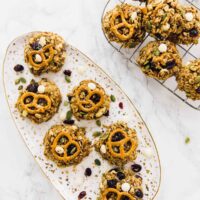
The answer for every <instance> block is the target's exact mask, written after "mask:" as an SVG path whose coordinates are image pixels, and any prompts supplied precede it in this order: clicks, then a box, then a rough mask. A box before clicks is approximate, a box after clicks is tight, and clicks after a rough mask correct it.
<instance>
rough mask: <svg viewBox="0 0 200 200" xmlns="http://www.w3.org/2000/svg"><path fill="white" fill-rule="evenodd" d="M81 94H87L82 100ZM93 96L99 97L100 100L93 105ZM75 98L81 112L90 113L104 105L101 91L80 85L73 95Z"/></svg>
mask: <svg viewBox="0 0 200 200" xmlns="http://www.w3.org/2000/svg"><path fill="white" fill-rule="evenodd" d="M81 92H87V94H86V96H85V98H84V99H81V98H80V94H81ZM95 94H96V95H99V96H100V100H99V102H97V103H94V102H93V101H92V100H91V97H92V96H93V95H95ZM75 97H76V100H77V103H78V107H79V108H80V110H81V111H83V112H92V111H94V110H97V109H98V108H99V107H100V106H101V105H102V104H103V103H104V94H103V92H102V91H101V90H99V89H97V88H96V89H94V90H91V89H90V88H89V87H88V86H86V85H82V86H80V87H79V88H78V89H77V91H76V93H75ZM87 106H88V107H87Z"/></svg>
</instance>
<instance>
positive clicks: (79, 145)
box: [44, 125, 91, 167]
mask: <svg viewBox="0 0 200 200" xmlns="http://www.w3.org/2000/svg"><path fill="white" fill-rule="evenodd" d="M44 148H45V149H44V155H45V156H46V157H47V158H48V159H50V160H52V161H54V162H55V163H56V164H57V165H58V166H59V167H66V166H69V165H74V164H78V163H80V162H81V161H82V160H83V158H84V157H86V156H88V155H89V153H90V150H91V143H90V141H89V140H88V138H87V137H86V136H85V129H84V128H79V127H77V126H75V125H54V126H52V127H51V128H50V129H49V130H48V132H47V133H46V136H45V138H44Z"/></svg>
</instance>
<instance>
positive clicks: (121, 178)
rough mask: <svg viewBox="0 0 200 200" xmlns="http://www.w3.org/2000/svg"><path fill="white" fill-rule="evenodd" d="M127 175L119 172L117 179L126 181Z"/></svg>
mask: <svg viewBox="0 0 200 200" xmlns="http://www.w3.org/2000/svg"><path fill="white" fill-rule="evenodd" d="M125 177H126V176H125V174H124V173H123V172H117V178H118V179H119V180H123V179H125Z"/></svg>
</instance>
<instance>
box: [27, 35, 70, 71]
mask: <svg viewBox="0 0 200 200" xmlns="http://www.w3.org/2000/svg"><path fill="white" fill-rule="evenodd" d="M24 57H25V62H26V63H28V65H29V67H30V71H31V72H32V73H33V74H34V75H40V74H42V73H45V72H49V71H52V72H58V71H59V70H60V69H61V67H62V66H63V65H64V62H65V58H66V43H65V41H64V40H63V38H62V37H60V36H59V35H57V34H55V33H51V32H39V33H35V34H33V35H32V36H31V37H30V38H29V39H28V41H27V44H26V46H25V50H24Z"/></svg>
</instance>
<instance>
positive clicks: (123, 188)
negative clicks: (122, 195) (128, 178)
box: [121, 183, 131, 192]
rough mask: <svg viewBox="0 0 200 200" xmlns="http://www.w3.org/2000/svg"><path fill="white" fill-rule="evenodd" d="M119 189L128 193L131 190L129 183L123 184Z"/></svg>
mask: <svg viewBox="0 0 200 200" xmlns="http://www.w3.org/2000/svg"><path fill="white" fill-rule="evenodd" d="M121 188H122V191H123V192H128V191H129V190H130V189H131V186H130V184H129V183H123V184H122V186H121Z"/></svg>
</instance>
